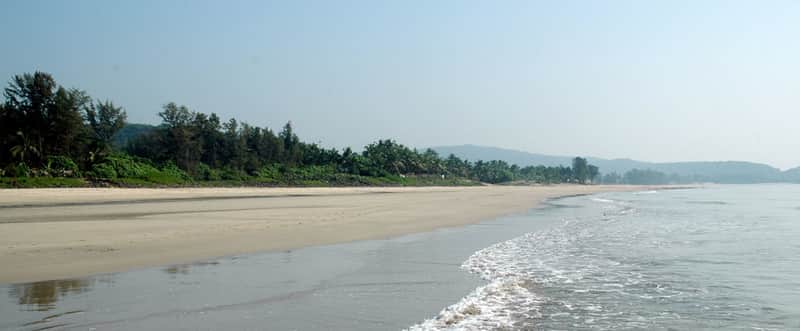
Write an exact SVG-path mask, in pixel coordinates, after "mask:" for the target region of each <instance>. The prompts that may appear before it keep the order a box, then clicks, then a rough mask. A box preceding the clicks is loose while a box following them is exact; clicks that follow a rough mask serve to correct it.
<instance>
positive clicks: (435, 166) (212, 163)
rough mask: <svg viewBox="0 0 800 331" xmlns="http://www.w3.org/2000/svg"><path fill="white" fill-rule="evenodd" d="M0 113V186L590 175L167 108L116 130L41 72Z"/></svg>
mask: <svg viewBox="0 0 800 331" xmlns="http://www.w3.org/2000/svg"><path fill="white" fill-rule="evenodd" d="M4 96H5V102H4V103H2V105H0V137H2V141H0V178H2V181H0V185H2V186H3V187H40V186H88V185H114V186H188V185H191V186H237V185H255V186H290V185H291V186H354V185H357V186H362V185H363V186H366V185H369V186H375V185H403V186H425V185H478V184H480V183H481V182H483V183H508V182H514V181H526V182H536V183H582V184H588V183H592V182H594V181H595V179H596V178H597V177H598V176H599V170H598V168H597V167H595V166H592V165H590V164H588V163H587V161H586V159H584V158H575V159H574V160H573V164H572V167H564V166H558V167H545V166H527V167H522V168H521V167H518V166H516V165H513V164H508V163H506V162H503V161H497V160H495V161H488V162H485V161H477V162H474V163H472V162H469V161H466V160H462V159H460V158H458V157H456V156H454V155H449V156H448V157H446V158H442V157H440V156H439V155H438V154H437V153H436V152H435V151H433V150H430V149H428V150H425V151H422V152H420V151H417V150H416V149H410V148H408V147H406V146H403V145H401V144H398V143H397V142H395V141H393V140H389V139H387V140H379V141H377V142H375V143H372V144H370V145H367V146H365V147H364V150H363V152H361V153H358V152H354V151H353V150H351V149H350V148H346V149H344V150H343V151H341V152H340V151H338V150H336V149H329V148H325V147H322V146H320V145H318V144H313V143H306V142H303V141H301V140H300V139H299V138H298V136H297V135H296V134H295V133H294V128H293V127H292V124H291V122H290V123H286V125H284V126H283V128H282V130H281V131H280V132H277V133H275V132H273V131H272V130H270V129H269V128H266V127H265V128H261V127H257V126H252V125H249V124H247V123H240V122H238V121H237V120H235V119H230V120H228V121H223V120H222V119H220V118H219V116H217V115H216V114H214V113H211V114H204V113H200V112H195V111H191V110H189V109H188V108H187V107H186V106H180V105H177V104H175V103H168V104H166V105H165V106H164V107H163V109H162V111H161V112H160V113H159V116H160V117H161V119H162V123H161V124H160V125H158V126H149V125H141V124H126V123H125V122H126V118H127V116H126V113H125V111H124V110H123V109H122V108H121V107H118V106H115V105H114V104H113V103H112V102H110V101H99V100H93V99H92V98H91V97H89V96H88V94H87V93H86V92H84V91H81V90H78V89H66V88H64V87H62V86H59V85H57V84H56V82H55V80H54V79H53V78H52V76H50V75H49V74H47V73H42V72H36V73H34V74H24V75H19V76H15V77H14V78H13V79H12V81H11V82H10V84H9V86H8V87H7V88H6V89H5V91H4Z"/></svg>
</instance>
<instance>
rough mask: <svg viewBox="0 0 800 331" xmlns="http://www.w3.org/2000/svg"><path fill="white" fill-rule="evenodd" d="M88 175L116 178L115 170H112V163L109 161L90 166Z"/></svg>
mask: <svg viewBox="0 0 800 331" xmlns="http://www.w3.org/2000/svg"><path fill="white" fill-rule="evenodd" d="M89 176H90V177H93V178H101V179H115V178H117V171H116V170H114V165H112V164H110V163H98V164H95V165H94V166H93V167H92V171H91V173H90V174H89Z"/></svg>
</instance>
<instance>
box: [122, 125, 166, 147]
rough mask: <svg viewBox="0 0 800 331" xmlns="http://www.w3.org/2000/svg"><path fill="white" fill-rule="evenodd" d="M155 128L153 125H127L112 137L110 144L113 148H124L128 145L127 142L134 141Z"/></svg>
mask: <svg viewBox="0 0 800 331" xmlns="http://www.w3.org/2000/svg"><path fill="white" fill-rule="evenodd" d="M155 128H156V126H155V125H150V124H136V123H128V124H125V126H123V127H122V129H121V130H119V132H117V134H115V135H114V137H113V138H112V144H113V145H114V146H115V147H124V146H125V145H127V144H128V142H129V141H131V140H133V139H135V138H136V137H138V136H140V135H142V134H145V133H147V132H150V131H152V130H154V129H155Z"/></svg>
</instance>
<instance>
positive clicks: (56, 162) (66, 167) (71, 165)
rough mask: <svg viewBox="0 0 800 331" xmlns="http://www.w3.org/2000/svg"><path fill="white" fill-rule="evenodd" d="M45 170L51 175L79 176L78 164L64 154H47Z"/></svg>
mask: <svg viewBox="0 0 800 331" xmlns="http://www.w3.org/2000/svg"><path fill="white" fill-rule="evenodd" d="M47 170H48V172H49V173H50V175H51V176H53V177H80V172H79V171H78V165H77V164H76V163H75V161H72V159H70V158H69V157H66V156H49V157H48V158H47Z"/></svg>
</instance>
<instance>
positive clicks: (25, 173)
mask: <svg viewBox="0 0 800 331" xmlns="http://www.w3.org/2000/svg"><path fill="white" fill-rule="evenodd" d="M5 173H6V176H8V177H29V176H30V175H31V168H30V167H29V166H28V165H27V164H25V163H24V162H20V163H17V164H9V165H8V166H6V169H5Z"/></svg>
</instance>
